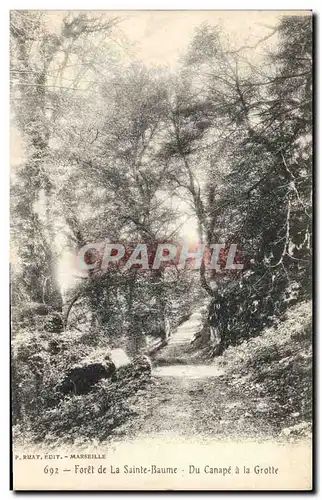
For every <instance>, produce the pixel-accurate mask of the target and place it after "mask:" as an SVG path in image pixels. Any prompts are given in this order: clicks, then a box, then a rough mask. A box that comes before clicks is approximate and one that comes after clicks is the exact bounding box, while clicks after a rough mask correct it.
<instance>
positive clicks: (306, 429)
mask: <svg viewBox="0 0 322 500" xmlns="http://www.w3.org/2000/svg"><path fill="white" fill-rule="evenodd" d="M311 429H312V424H311V423H310V422H301V423H300V424H297V425H293V426H292V427H286V428H284V429H282V431H281V434H282V435H283V436H290V435H292V436H304V437H305V436H310V434H311Z"/></svg>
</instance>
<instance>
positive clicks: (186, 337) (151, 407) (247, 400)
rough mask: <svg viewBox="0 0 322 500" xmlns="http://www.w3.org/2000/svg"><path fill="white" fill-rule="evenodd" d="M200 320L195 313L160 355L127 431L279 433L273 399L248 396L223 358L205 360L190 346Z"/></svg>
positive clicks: (143, 434)
mask: <svg viewBox="0 0 322 500" xmlns="http://www.w3.org/2000/svg"><path fill="white" fill-rule="evenodd" d="M200 320H201V315H200V313H199V312H197V313H195V314H193V315H192V316H191V318H190V319H189V320H188V321H186V322H185V323H183V324H182V325H181V326H180V327H179V328H178V329H177V331H176V332H175V333H174V334H173V335H172V337H171V340H170V342H169V345H168V346H167V347H166V348H165V349H163V351H162V352H161V353H160V354H159V355H158V357H157V359H156V360H155V364H156V366H155V368H154V370H153V377H152V384H151V386H150V387H149V388H148V393H147V394H146V396H145V398H144V402H142V400H141V402H140V406H141V410H142V411H139V412H138V419H137V420H136V421H134V422H132V423H131V425H130V428H128V429H127V432H126V434H130V435H131V436H132V437H136V438H137V437H142V438H143V437H158V436H160V435H161V436H162V435H164V436H169V435H172V436H190V437H192V436H196V437H198V438H202V437H217V438H221V437H222V438H225V437H230V438H232V437H233V436H235V437H236V438H241V439H244V438H247V437H249V438H250V437H254V436H256V438H261V437H262V438H268V437H273V436H275V437H276V436H277V435H278V434H279V433H280V426H279V425H277V423H276V419H275V417H274V414H273V413H271V408H272V406H273V401H271V400H270V398H267V397H266V398H263V397H262V396H261V395H260V394H259V393H257V392H256V391H255V392H254V394H253V395H250V394H248V395H247V397H245V392H244V391H243V390H240V388H239V387H238V382H239V380H238V378H237V379H236V377H234V376H233V377H232V378H229V377H228V376H227V373H226V372H225V369H224V367H222V366H220V365H219V362H212V363H211V364H210V363H208V364H201V360H200V355H198V353H196V352H194V351H193V350H192V348H191V345H190V342H191V340H192V338H193V335H194V333H195V331H196V330H197V329H198V328H199V327H200ZM142 406H144V407H142Z"/></svg>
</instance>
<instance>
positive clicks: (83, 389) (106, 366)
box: [57, 360, 116, 394]
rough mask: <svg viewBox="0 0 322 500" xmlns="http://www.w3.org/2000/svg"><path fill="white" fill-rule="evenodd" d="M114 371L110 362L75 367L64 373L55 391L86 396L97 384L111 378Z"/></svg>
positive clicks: (113, 366)
mask: <svg viewBox="0 0 322 500" xmlns="http://www.w3.org/2000/svg"><path fill="white" fill-rule="evenodd" d="M115 370H116V368H115V365H114V363H113V362H112V361H111V360H105V361H104V362H103V363H88V364H83V365H82V366H75V367H73V368H72V369H70V370H69V371H68V372H67V373H66V375H65V376H64V378H63V380H62V381H61V383H59V384H58V386H57V390H58V392H60V393H62V394H87V393H88V392H89V391H90V390H91V389H92V387H93V386H94V385H95V384H97V382H99V381H100V380H102V379H107V378H111V377H112V376H113V374H114V373H115Z"/></svg>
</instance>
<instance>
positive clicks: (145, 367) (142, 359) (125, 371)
mask: <svg viewBox="0 0 322 500" xmlns="http://www.w3.org/2000/svg"><path fill="white" fill-rule="evenodd" d="M151 371H152V363H151V360H150V358H149V357H148V356H146V355H142V356H136V357H135V358H134V359H133V360H132V361H131V363H130V364H128V365H125V366H121V367H120V368H119V369H118V370H116V372H115V379H126V378H132V379H133V378H138V377H139V376H141V375H151Z"/></svg>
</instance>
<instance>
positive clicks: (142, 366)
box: [132, 354, 152, 374]
mask: <svg viewBox="0 0 322 500" xmlns="http://www.w3.org/2000/svg"><path fill="white" fill-rule="evenodd" d="M132 365H133V368H134V371H135V372H137V373H148V374H151V371H152V363H151V360H150V358H149V357H148V356H146V355H145V354H144V355H142V356H137V357H135V358H134V359H133V361H132Z"/></svg>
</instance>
